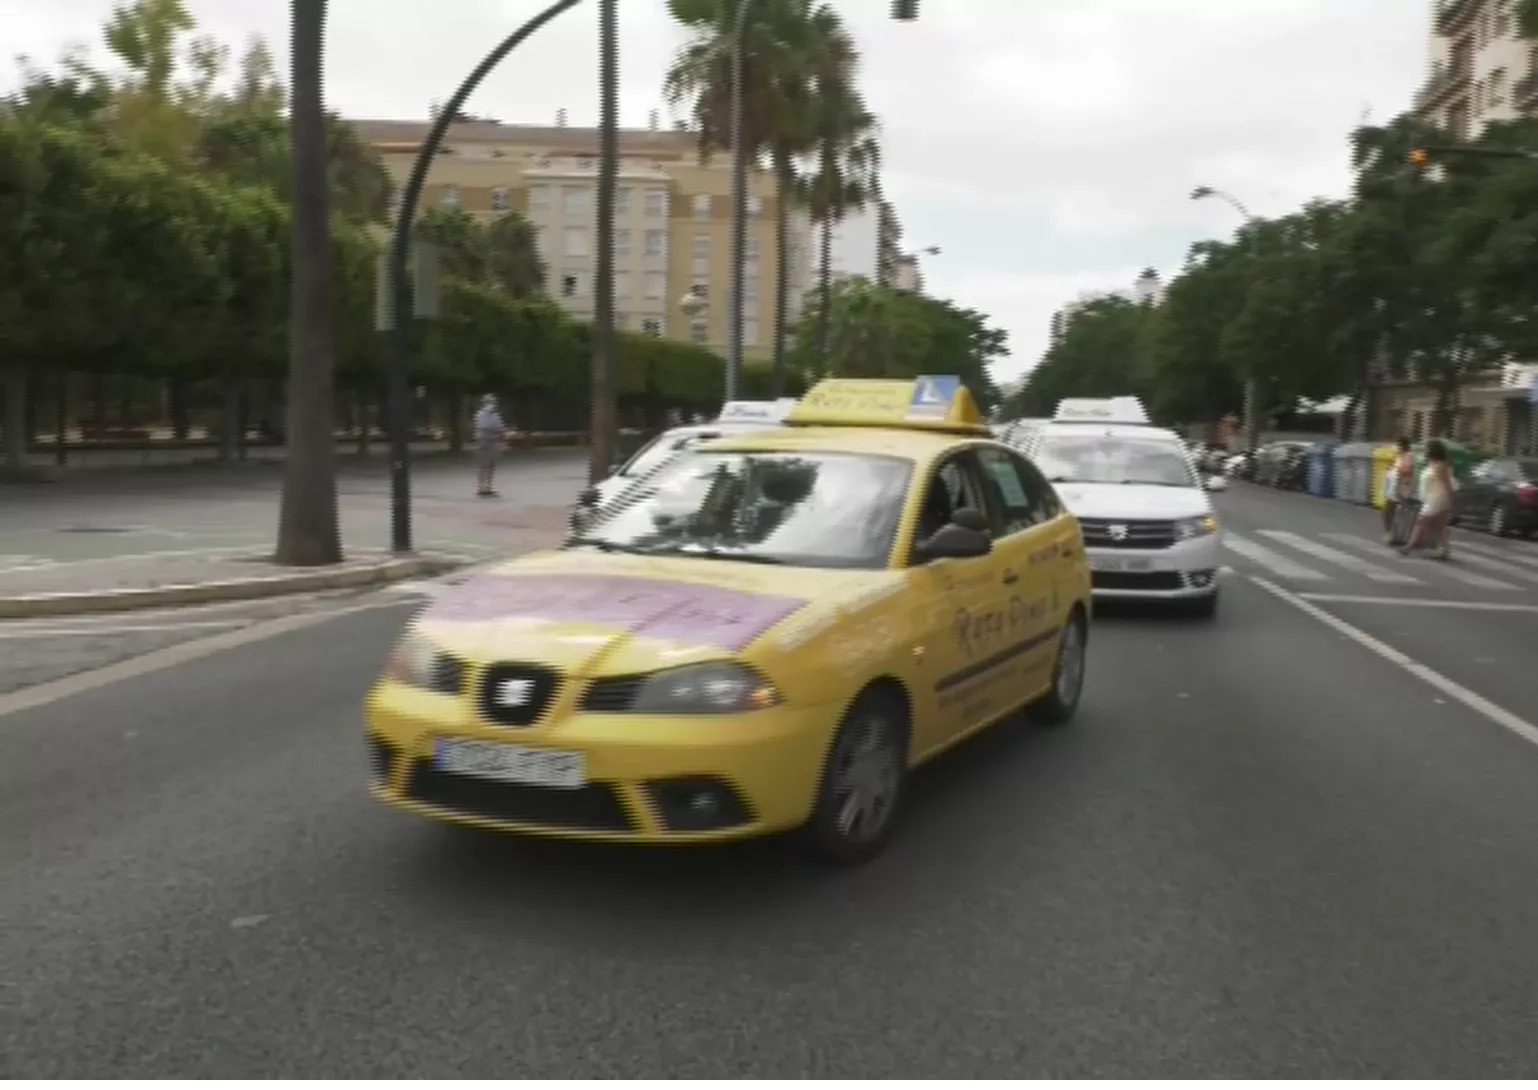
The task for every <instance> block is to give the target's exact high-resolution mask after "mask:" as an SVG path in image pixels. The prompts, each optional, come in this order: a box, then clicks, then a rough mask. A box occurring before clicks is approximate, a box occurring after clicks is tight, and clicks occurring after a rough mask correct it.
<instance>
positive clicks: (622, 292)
mask: <svg viewBox="0 0 1538 1090" xmlns="http://www.w3.org/2000/svg"><path fill="white" fill-rule="evenodd" d="M614 294H615V296H616V297H621V298H624V297H628V296H629V295H630V274H629V273H628V272H620V271H619V270H617V269H616V270H615V272H614Z"/></svg>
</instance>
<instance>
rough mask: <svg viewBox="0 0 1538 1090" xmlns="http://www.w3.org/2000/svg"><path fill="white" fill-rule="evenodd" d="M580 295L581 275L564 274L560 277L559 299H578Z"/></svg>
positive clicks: (581, 291) (581, 292) (581, 293)
mask: <svg viewBox="0 0 1538 1090" xmlns="http://www.w3.org/2000/svg"><path fill="white" fill-rule="evenodd" d="M582 295H583V290H582V274H581V273H566V274H565V275H564V276H562V277H561V297H562V298H563V299H578V298H581V296H582Z"/></svg>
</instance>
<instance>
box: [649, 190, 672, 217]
mask: <svg viewBox="0 0 1538 1090" xmlns="http://www.w3.org/2000/svg"><path fill="white" fill-rule="evenodd" d="M646 215H647V218H649V219H667V215H668V191H667V190H666V189H648V190H647V191H646Z"/></svg>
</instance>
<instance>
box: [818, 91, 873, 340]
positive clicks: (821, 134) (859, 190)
mask: <svg viewBox="0 0 1538 1090" xmlns="http://www.w3.org/2000/svg"><path fill="white" fill-rule="evenodd" d="M852 71H853V66H852V65H851V66H850V68H849V69H846V70H844V71H842V72H838V73H835V74H834V75H833V76H832V77H830V78H828V79H827V80H826V81H824V82H823V83H822V85H821V87H820V88H819V95H818V100H817V108H818V118H817V119H818V142H817V171H816V173H815V174H814V175H813V177H812V181H811V183H810V185H809V187H808V192H809V195H810V203H811V210H812V219H813V221H814V222H815V223H816V224H817V226H818V236H819V237H818V255H817V297H818V311H817V312H818V329H817V344H818V346H819V348H821V349H825V348H826V345H827V339H828V328H827V323H828V313H829V309H830V308H829V291H830V289H831V285H832V280H833V231H834V228H835V227H837V226H838V224H839V223H840V222H842V221H843V219H844V217H845V216H847V215H849V214H850V213H851V212H855V211H858V210H860V209H862V208H864V207H865V206H866V205H868V204H869V203H870V202H872V201H876V200H880V198H881V182H880V176H879V172H880V169H881V145H880V143H879V142H878V141H877V137H876V131H877V128H876V118H875V116H874V115H873V114H871V113H870V112H869V111H868V110H866V109H865V105H864V103H863V102H862V101H861V99H860V96H859V94H858V92H857V91H855V90H854V89H853V87H852V86H851V85H850V83H849V82H848V76H849V75H852Z"/></svg>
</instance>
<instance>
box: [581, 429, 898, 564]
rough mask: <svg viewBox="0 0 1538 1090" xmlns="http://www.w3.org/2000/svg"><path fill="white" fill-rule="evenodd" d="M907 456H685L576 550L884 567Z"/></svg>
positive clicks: (598, 524) (608, 515)
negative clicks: (591, 549) (583, 547)
mask: <svg viewBox="0 0 1538 1090" xmlns="http://www.w3.org/2000/svg"><path fill="white" fill-rule="evenodd" d="M912 475H913V463H912V461H910V460H909V459H906V458H895V457H889V456H883V455H854V454H835V453H819V452H811V451H797V452H794V453H791V452H788V451H716V450H712V451H705V450H699V449H690V450H684V451H680V452H678V453H676V454H675V455H674V456H673V460H672V461H670V462H666V463H665V464H664V465H663V466H662V467H661V468H660V469H659V470H657V472H656V473H655V474H653V475H652V476H651V477H650V478H648V479H646V480H644V481H639V482H637V483H636V484H635V485H634V486H633V487H632V488H631V490H630V491H629V492H627V493H626V503H625V504H624V505H623V506H620V505H615V506H613V507H607V508H603V509H602V510H600V512H599V514H598V516H597V517H596V519H595V520H594V521H593V522H592V523H590V524H589V525H588V527H587V528H586V530H585V531H584V532H583V534H582V536H581V537H580V538H576V539H574V540H573V542H572V544H574V545H578V546H591V547H594V548H600V549H610V550H618V551H624V552H636V553H643V554H656V555H683V556H698V557H702V558H704V557H710V558H720V559H727V560H747V561H754V562H758V563H767V564H789V565H795V566H798V567H811V568H884V567H886V566H887V564H888V561H889V560H890V557H891V553H892V543H893V539H894V538H895V536H896V534H897V527H898V524H899V523H900V521H901V518H902V510H903V503H904V501H905V500H906V499H907V495H908V485H909V480H910V478H911V477H912Z"/></svg>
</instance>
